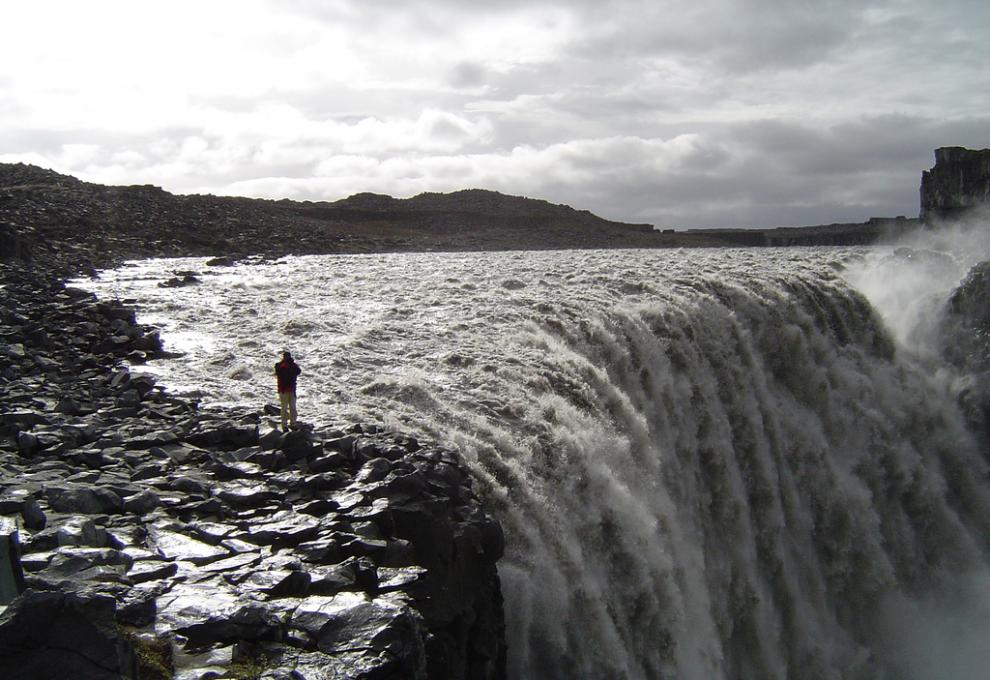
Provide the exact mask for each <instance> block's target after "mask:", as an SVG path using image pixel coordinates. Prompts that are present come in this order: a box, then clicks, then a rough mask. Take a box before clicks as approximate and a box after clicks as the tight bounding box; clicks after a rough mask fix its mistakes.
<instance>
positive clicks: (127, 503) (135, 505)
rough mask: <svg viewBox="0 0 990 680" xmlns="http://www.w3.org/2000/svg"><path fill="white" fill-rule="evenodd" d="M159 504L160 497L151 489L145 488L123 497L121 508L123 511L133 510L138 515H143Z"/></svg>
mask: <svg viewBox="0 0 990 680" xmlns="http://www.w3.org/2000/svg"><path fill="white" fill-rule="evenodd" d="M160 504H161V499H160V498H159V497H158V494H156V493H155V492H154V491H152V490H151V489H145V490H144V491H140V492H138V493H136V494H134V495H133V496H128V497H127V498H125V499H124V503H123V508H124V512H133V513H135V514H138V515H144V514H147V513H149V512H151V511H152V510H154V509H155V508H157V507H158V506H159V505H160Z"/></svg>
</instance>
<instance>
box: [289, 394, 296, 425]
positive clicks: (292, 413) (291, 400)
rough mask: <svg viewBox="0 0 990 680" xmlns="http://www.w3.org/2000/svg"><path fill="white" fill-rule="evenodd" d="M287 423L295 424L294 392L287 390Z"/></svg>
mask: <svg viewBox="0 0 990 680" xmlns="http://www.w3.org/2000/svg"><path fill="white" fill-rule="evenodd" d="M289 425H291V426H292V427H295V426H296V393H295V392H289Z"/></svg>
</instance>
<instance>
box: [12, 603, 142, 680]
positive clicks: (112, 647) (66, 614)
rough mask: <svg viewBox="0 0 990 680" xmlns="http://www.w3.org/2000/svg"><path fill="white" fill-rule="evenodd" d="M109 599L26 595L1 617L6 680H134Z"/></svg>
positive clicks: (132, 658) (133, 661) (128, 647)
mask: <svg viewBox="0 0 990 680" xmlns="http://www.w3.org/2000/svg"><path fill="white" fill-rule="evenodd" d="M116 609H117V606H116V602H115V600H114V599H113V598H112V597H106V596H99V595H96V596H91V595H84V594H80V593H65V592H57V591H49V592H35V591H27V592H25V593H24V594H23V595H21V596H20V597H19V598H17V600H15V601H14V603H13V604H12V605H10V607H8V608H7V610H6V611H4V612H3V613H2V614H0V668H2V672H3V677H4V678H5V679H6V680H61V679H62V678H86V679H87V680H120V679H121V678H133V679H136V678H137V677H138V674H137V659H136V656H135V654H134V650H133V648H132V647H131V645H130V644H129V643H127V642H126V641H125V640H124V639H123V638H122V637H121V636H120V635H119V633H118V631H117V627H116Z"/></svg>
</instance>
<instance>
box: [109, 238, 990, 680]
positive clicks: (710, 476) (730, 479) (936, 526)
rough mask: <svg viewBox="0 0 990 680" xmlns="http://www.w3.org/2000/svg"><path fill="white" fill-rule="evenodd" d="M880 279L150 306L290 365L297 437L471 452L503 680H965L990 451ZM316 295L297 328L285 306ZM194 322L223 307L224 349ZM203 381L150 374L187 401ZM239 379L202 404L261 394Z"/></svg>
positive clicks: (603, 273) (354, 284)
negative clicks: (401, 441) (491, 571)
mask: <svg viewBox="0 0 990 680" xmlns="http://www.w3.org/2000/svg"><path fill="white" fill-rule="evenodd" d="M887 255H889V253H888V254H887ZM873 257H874V256H873V254H870V253H868V254H863V251H856V252H842V253H838V254H836V253H834V252H832V251H828V252H824V251H822V252H820V251H790V252H788V253H787V254H782V253H780V252H771V251H747V250H726V251H718V252H709V253H697V252H694V253H692V252H687V253H666V254H656V253H625V254H622V255H616V254H610V253H586V254H572V253H556V254H553V253H551V254H530V255H525V256H511V257H510V256H505V255H501V256H497V255H458V256H453V255H452V256H449V257H447V258H446V259H444V257H442V256H405V258H402V257H398V256H396V257H393V258H385V259H381V260H375V259H363V260H349V259H347V258H338V259H328V258H322V259H321V258H315V259H312V260H306V259H305V258H300V259H298V260H296V261H290V262H288V263H283V264H276V265H271V264H266V265H259V266H256V267H255V268H254V269H251V270H250V271H247V272H245V271H240V272H235V273H231V274H222V275H221V274H218V275H216V277H215V278H216V280H215V281H214V282H212V283H211V282H210V281H209V280H207V281H206V282H205V283H204V288H203V289H201V290H200V291H199V292H197V291H185V290H184V291H182V292H181V293H174V294H173V293H169V296H170V297H168V298H164V297H162V298H159V302H158V303H155V301H154V296H155V295H156V294H157V293H155V291H153V290H149V289H147V288H145V289H142V290H143V292H140V291H138V292H139V293H140V295H143V299H144V300H145V302H146V304H147V305H148V306H149V308H151V309H152V311H153V312H154V313H156V314H159V315H160V317H161V318H164V317H166V316H168V317H169V318H171V319H173V320H176V319H177V320H179V321H178V322H176V324H175V326H174V327H173V328H172V329H171V330H173V331H175V332H178V333H180V334H181V333H183V332H192V331H193V330H195V331H197V332H200V333H205V334H206V335H208V336H209V335H211V334H212V335H214V336H221V335H224V334H226V335H227V338H226V342H225V343H223V344H225V345H226V346H236V347H238V348H239V350H238V353H239V355H240V356H239V358H238V360H239V361H240V362H242V363H244V362H246V363H248V364H250V363H251V361H254V362H255V363H256V364H258V365H263V363H262V362H265V361H267V359H266V358H265V354H264V352H272V351H274V350H273V349H272V348H273V347H274V348H277V349H281V344H280V343H282V342H283V341H284V339H285V338H289V339H290V340H291V341H292V343H293V349H294V350H295V351H293V354H294V355H297V356H302V359H301V363H302V365H303V368H304V374H303V380H302V383H301V384H302V385H303V386H307V385H308V387H306V389H308V390H309V391H308V393H307V394H308V397H307V396H306V395H301V397H300V401H301V408H302V409H303V417H304V419H305V417H306V415H305V413H306V411H305V409H307V408H309V409H310V410H313V409H317V410H318V409H323V410H324V411H325V412H326V413H328V414H339V413H343V412H354V413H360V414H362V415H365V416H369V415H371V416H373V415H376V414H377V415H379V416H382V415H383V414H384V417H387V418H391V419H392V420H393V421H394V422H395V423H396V424H397V425H399V426H406V427H412V428H414V429H417V430H423V431H426V432H428V433H430V434H431V435H432V436H435V437H438V438H442V439H445V440H447V441H448V442H449V443H452V444H453V445H455V446H456V447H457V448H458V449H459V450H460V451H461V452H462V454H463V456H464V457H465V459H466V460H467V462H468V464H469V466H470V467H471V469H472V471H473V473H474V476H475V478H476V479H477V482H478V483H477V489H478V491H479V493H480V494H481V495H482V496H483V497H484V500H485V502H486V504H487V506H488V507H489V508H490V510H491V511H492V512H493V513H495V514H496V515H497V516H498V518H499V519H500V520H501V522H502V523H503V526H504V528H505V530H506V535H507V546H508V547H507V554H506V557H505V558H504V560H503V561H502V563H501V564H500V568H499V569H500V575H501V579H502V586H503V593H504V596H505V601H506V630H507V638H508V643H509V650H510V651H509V656H510V661H509V663H510V668H509V677H512V678H521V679H526V678H528V679H531V680H554V679H556V678H561V679H563V678H567V679H573V678H582V679H595V680H597V679H599V678H614V679H626V680H641V679H644V680H645V679H677V680H693V679H699V680H700V679H706V680H707V679H712V678H715V679H725V680H729V679H733V680H734V679H736V678H742V679H753V680H756V679H759V680H772V679H778V678H779V679H781V680H785V679H787V678H802V679H804V678H813V679H822V680H831V679H835V680H838V679H840V678H841V679H843V680H845V679H858V678H862V679H864V680H866V679H869V680H875V679H877V678H892V679H893V678H898V679H903V678H906V679H908V680H935V678H939V680H942V679H944V678H960V679H961V678H971V677H975V675H974V673H975V670H974V669H981V670H982V668H983V667H982V666H981V665H974V664H982V659H981V655H982V654H984V649H985V641H986V640H987V639H990V545H988V541H990V486H988V484H987V472H988V469H987V467H988V463H987V456H986V453H987V452H986V451H985V450H984V448H985V443H983V442H981V441H979V440H978V439H977V438H976V435H974V434H973V433H972V432H971V431H970V430H969V429H968V428H967V424H966V421H965V418H964V417H963V415H962V413H961V412H960V408H959V406H958V402H957V396H958V395H957V392H956V385H957V381H954V380H953V376H952V373H951V370H950V369H949V368H948V367H945V366H942V365H941V364H938V361H937V357H936V356H935V355H934V352H933V351H922V350H921V349H919V348H921V347H922V345H924V347H929V348H930V345H928V344H925V343H922V342H921V341H920V340H919V341H918V343H917V347H911V346H909V344H910V343H908V342H907V339H908V338H920V337H928V335H930V334H928V335H926V333H927V331H924V328H923V324H922V323H921V322H920V321H918V319H920V318H921V317H923V316H924V314H922V313H921V312H918V313H912V315H911V318H913V319H915V320H914V321H904V323H903V324H902V325H897V324H894V323H893V322H892V319H893V317H892V316H890V315H889V314H887V313H886V312H885V311H884V310H883V307H884V304H882V301H878V299H877V298H876V297H869V298H868V297H867V296H866V295H864V293H863V290H865V289H866V288H868V286H866V285H865V284H864V283H863V282H864V281H866V280H867V278H868V277H867V276H866V274H863V273H862V272H864V271H866V270H867V269H869V268H868V267H867V266H866V261H867V260H871V261H872V258H873ZM417 258H419V259H417ZM493 258H502V259H493ZM859 261H862V265H860V264H857V262H859ZM184 266H185V265H184ZM266 267H267V269H266ZM279 267H282V269H279ZM853 269H858V270H859V271H860V274H855V273H854V272H853ZM963 273H964V270H963ZM290 274H291V275H292V276H294V277H296V278H294V279H292V280H291V282H290V283H286V280H287V279H286V276H289V275H290ZM857 276H859V278H858V279H857ZM225 277H226V278H225ZM132 278H133V279H134V280H135V281H147V280H148V279H149V277H148V274H147V271H142V272H141V273H140V275H139V276H134V277H132ZM232 278H236V279H237V280H239V281H241V282H242V283H241V284H238V285H241V286H242V288H241V289H238V288H237V287H236V286H232V285H231V280H232ZM276 279H277V282H276ZM269 280H271V281H272V283H270V284H269V283H266V282H267V281H269ZM244 281H248V282H250V284H249V285H247V289H248V292H247V293H245V295H244V296H243V297H241V298H239V297H237V296H238V295H239V294H240V292H239V291H243V290H244V285H245V284H243V282H244ZM306 281H310V282H312V283H311V284H306V283H305V282H306ZM957 281H958V279H957ZM113 285H117V286H118V287H117V288H116V289H115V290H116V292H118V293H126V294H128V295H135V294H137V293H135V290H136V289H135V288H133V287H131V288H127V286H126V285H124V284H121V283H120V282H119V281H118V282H117V283H116V284H113ZM306 285H311V286H312V287H313V288H312V289H311V291H312V292H309V293H307V294H306V295H308V296H309V297H306V296H303V297H305V299H307V300H312V301H313V302H312V308H311V309H306V308H305V306H304V305H301V304H298V303H295V304H290V303H287V302H286V300H287V297H286V296H288V295H289V293H287V292H286V291H294V293H293V295H295V296H296V297H295V299H298V298H299V297H300V296H299V290H301V289H304V288H305V286H306ZM210 286H213V287H212V288H210ZM950 288H951V287H950ZM307 290H310V289H307ZM946 290H949V288H947V289H946ZM317 291H318V292H317ZM945 294H946V295H947V292H946V293H945ZM140 295H139V296H140ZM174 295H178V296H179V299H177V298H176V297H174ZM203 295H214V296H225V297H224V298H223V299H224V300H226V302H225V303H224V304H225V305H228V306H236V307H237V309H238V315H237V322H238V326H237V328H236V330H235V329H234V328H233V327H232V326H231V325H230V322H229V320H228V321H226V322H224V321H216V323H217V324H218V325H217V326H216V327H211V325H210V324H212V323H214V321H212V320H211V319H212V316H211V314H209V313H206V312H204V309H209V308H212V307H211V305H204V304H203V302H202V299H197V297H196V296H203ZM182 296H188V298H182ZM252 299H261V300H262V303H261V304H260V306H255V307H253V308H252V307H251V305H253V304H255V303H252V302H250V300H252ZM324 299H326V300H332V304H331V305H330V306H322V307H321V306H320V305H321V304H323V303H321V302H319V300H324ZM382 300H387V301H388V302H385V303H383V302H382ZM943 302H944V299H943ZM156 304H158V306H157V307H156V306H155V305H156ZM898 304H899V303H898ZM286 306H289V307H291V308H292V314H293V318H291V319H289V320H286V317H280V316H278V314H277V313H272V314H259V310H262V311H263V310H264V309H272V310H279V309H283V308H285V307H286ZM895 306H896V304H895ZM930 306H931V305H930ZM935 306H937V305H935ZM213 307H215V305H214V306H213ZM328 309H333V310H345V311H346V314H344V312H341V313H338V314H336V315H335V314H333V313H329V312H328ZM184 310H186V311H184ZM303 314H305V315H306V318H305V319H302V318H299V317H300V316H301V315H303ZM213 316H217V317H224V318H226V317H229V316H230V314H229V313H225V312H224V311H223V310H221V311H220V312H218V313H213ZM258 317H261V318H262V321H255V320H254V319H257V318H258ZM347 318H349V319H351V320H352V321H351V322H350V323H351V325H350V326H348V323H345V321H342V319H347ZM183 320H184V321H183ZM289 321H291V324H290V323H289ZM223 323H227V325H226V326H224V325H223ZM289 326H291V329H290V330H291V333H289V330H285V333H284V334H282V335H279V334H278V333H275V334H274V335H273V334H272V333H271V331H270V330H266V328H270V327H276V328H281V329H283V330H284V329H287V328H289ZM167 330H168V329H167ZM266 333H267V335H266ZM166 337H167V334H166ZM259 346H261V347H263V348H264V350H263V351H262V350H258V354H257V356H254V357H252V355H251V352H254V351H255V348H256V347H259ZM204 351H205V350H204ZM210 360H211V359H210V357H209V356H207V355H203V356H196V357H194V358H193V360H185V361H183V362H177V363H176V364H174V365H172V367H171V368H169V367H168V366H166V367H165V368H164V369H163V370H164V371H165V375H166V377H169V375H170V374H169V370H172V371H173V373H172V374H171V375H172V376H173V377H174V378H175V379H176V380H177V381H178V382H182V381H183V377H182V376H183V375H184V376H186V377H185V380H186V381H187V382H192V380H191V379H190V378H189V377H188V376H189V375H191V373H189V371H192V372H195V371H197V370H198V371H199V374H198V375H200V376H201V377H202V376H203V375H204V373H205V372H208V367H209V366H210V365H211V364H210V363H209V362H210ZM214 360H215V358H214ZM307 360H308V362H309V363H308V364H307ZM180 364H181V365H180ZM190 366H191V368H190ZM204 367H206V368H204ZM313 367H318V368H317V370H315V371H314V370H313ZM307 368H309V369H310V370H309V371H308V372H307ZM182 371H187V372H186V373H185V374H183V373H182ZM250 373H251V372H250V371H248V372H247V374H248V375H250ZM257 373H259V374H262V372H261V371H257ZM320 373H323V374H326V375H328V376H332V377H320V375H318V374H320ZM314 374H317V375H314ZM228 378H229V376H228ZM228 378H225V377H224V376H222V375H221V376H219V377H218V376H217V375H216V374H215V373H214V374H212V375H210V376H209V377H208V379H204V380H205V382H206V384H207V386H208V388H209V390H210V391H213V392H215V393H216V392H223V393H224V394H225V395H226V397H227V398H229V399H231V400H237V398H238V395H240V396H241V397H243V396H244V395H245V394H247V395H249V398H257V397H256V396H252V395H256V394H260V393H261V390H262V389H263V388H261V387H257V388H255V387H253V386H252V385H248V386H247V387H246V386H245V384H244V379H241V380H239V381H238V380H233V379H228ZM307 380H308V381H309V382H308V383H307V382H306V381H307ZM211 381H212V382H211ZM321 381H322V382H321ZM249 382H250V381H249ZM307 398H308V403H307Z"/></svg>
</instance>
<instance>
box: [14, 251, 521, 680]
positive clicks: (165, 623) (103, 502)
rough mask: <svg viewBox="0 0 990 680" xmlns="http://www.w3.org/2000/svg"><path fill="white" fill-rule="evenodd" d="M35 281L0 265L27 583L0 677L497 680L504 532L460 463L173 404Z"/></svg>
mask: <svg viewBox="0 0 990 680" xmlns="http://www.w3.org/2000/svg"><path fill="white" fill-rule="evenodd" d="M49 245H50V244H49ZM56 260H58V258H56ZM52 266H55V265H52V264H51V263H50V262H48V261H47V260H40V261H39V259H38V258H37V257H36V258H35V260H34V261H33V262H32V263H31V264H30V265H28V264H26V263H24V262H19V261H13V262H7V263H0V358H2V361H0V515H3V516H5V517H7V518H12V519H15V520H16V521H17V522H18V523H19V524H20V544H21V552H22V555H21V566H22V568H23V571H24V586H26V590H25V591H24V592H23V593H22V594H21V595H20V596H19V597H18V598H17V599H15V600H14V602H13V603H12V604H11V605H10V606H9V607H8V608H7V609H6V611H4V612H3V613H2V614H0V668H3V669H7V670H5V671H4V672H3V673H0V674H2V675H3V677H11V678H25V679H26V678H32V679H44V678H63V677H78V678H108V679H109V678H138V677H140V678H172V677H181V678H206V677H219V676H220V675H222V674H230V675H228V677H260V678H268V679H269V680H275V679H284V680H289V679H293V680H300V679H307V678H311V679H315V678H340V679H344V678H354V679H357V678H363V679H367V680H372V679H377V678H381V679H395V680H400V679H408V678H413V679H415V678H421V679H424V680H425V679H427V678H429V679H443V678H452V679H453V678H472V679H473V678H478V679H491V680H497V679H500V678H503V677H504V673H505V642H504V639H505V638H504V630H503V629H504V623H503V620H502V606H501V594H500V590H499V582H498V574H497V571H496V562H497V560H498V559H499V557H500V556H501V554H502V550H503V537H502V532H501V528H500V526H499V524H498V523H497V522H495V521H494V520H492V519H491V518H490V517H489V516H487V515H486V514H485V512H484V509H483V507H482V506H481V503H480V502H479V500H478V498H477V497H476V496H475V494H474V492H473V490H472V482H471V479H470V477H469V476H468V475H467V473H466V472H465V470H466V468H465V467H464V466H463V464H462V463H461V461H460V458H459V456H458V455H457V454H456V452H453V451H450V450H446V449H443V448H440V447H437V446H434V445H431V444H429V443H427V442H421V441H418V440H417V439H416V438H415V437H413V436H410V435H408V434H404V433H401V432H394V431H389V430H386V429H384V428H382V427H381V426H378V425H376V424H367V423H365V424H354V423H351V424H339V425H334V424H324V425H321V426H319V427H304V428H302V429H299V430H293V431H289V432H280V431H278V430H277V429H275V428H274V427H273V424H274V422H275V420H274V418H272V417H271V415H266V412H265V411H264V410H262V411H260V412H259V411H252V410H250V409H226V410H221V409H200V408H199V407H198V404H197V403H196V402H195V401H190V400H187V399H184V398H178V397H174V396H171V395H170V394H169V393H168V392H167V391H165V390H163V389H162V388H160V387H159V386H158V385H156V383H155V380H154V378H153V377H152V376H150V375H147V374H141V373H139V372H138V371H137V370H136V369H135V370H132V369H131V368H129V367H128V366H127V365H125V364H124V363H122V362H123V360H124V359H127V360H128V361H129V362H130V364H131V365H139V364H140V363H141V362H143V361H146V360H147V359H149V358H153V357H154V356H156V355H157V354H159V353H160V352H161V342H160V339H159V337H158V335H157V332H156V331H155V330H154V329H153V328H149V327H145V326H142V325H140V324H138V323H136V322H135V318H134V312H133V311H132V310H131V309H128V308H127V307H125V306H122V305H121V304H118V303H115V302H112V301H99V300H96V299H95V298H94V297H93V296H92V295H91V294H90V293H88V292H86V291H82V290H79V289H74V288H72V287H67V286H66V285H65V284H64V283H63V282H62V279H61V277H60V275H61V274H64V271H62V270H52V269H50V267H52ZM271 413H274V409H270V410H269V414H271Z"/></svg>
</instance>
